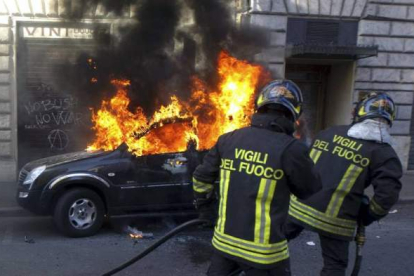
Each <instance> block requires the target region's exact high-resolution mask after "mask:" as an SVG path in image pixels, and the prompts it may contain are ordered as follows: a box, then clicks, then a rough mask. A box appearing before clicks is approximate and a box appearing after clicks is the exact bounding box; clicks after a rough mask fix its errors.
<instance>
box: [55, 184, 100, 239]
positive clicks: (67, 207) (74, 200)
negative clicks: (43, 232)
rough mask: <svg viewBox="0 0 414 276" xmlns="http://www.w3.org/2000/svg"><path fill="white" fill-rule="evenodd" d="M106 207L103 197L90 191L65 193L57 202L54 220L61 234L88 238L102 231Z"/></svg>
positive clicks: (77, 190) (81, 190)
mask: <svg viewBox="0 0 414 276" xmlns="http://www.w3.org/2000/svg"><path fill="white" fill-rule="evenodd" d="M104 215H105V206H104V203H103V201H102V199H101V197H100V196H99V195H98V194H97V193H95V192H94V191H92V190H89V189H79V188H77V189H73V190H69V191H67V192H65V193H64V194H63V195H62V196H61V197H60V198H59V199H58V201H57V204H56V206H55V209H54V213H53V220H54V222H55V225H56V227H57V228H58V230H59V231H60V232H62V233H63V234H65V235H66V236H69V237H76V238H78V237H88V236H92V235H95V234H96V233H97V232H98V231H99V229H101V227H102V224H103V221H104Z"/></svg>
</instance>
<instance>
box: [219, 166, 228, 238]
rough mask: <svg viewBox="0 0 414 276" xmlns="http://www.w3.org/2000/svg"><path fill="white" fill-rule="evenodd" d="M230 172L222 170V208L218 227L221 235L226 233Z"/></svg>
mask: <svg viewBox="0 0 414 276" xmlns="http://www.w3.org/2000/svg"><path fill="white" fill-rule="evenodd" d="M229 181H230V171H228V170H220V207H219V218H218V222H217V226H216V230H217V231H219V232H220V233H223V232H224V226H225V224H226V211H227V192H228V190H229Z"/></svg>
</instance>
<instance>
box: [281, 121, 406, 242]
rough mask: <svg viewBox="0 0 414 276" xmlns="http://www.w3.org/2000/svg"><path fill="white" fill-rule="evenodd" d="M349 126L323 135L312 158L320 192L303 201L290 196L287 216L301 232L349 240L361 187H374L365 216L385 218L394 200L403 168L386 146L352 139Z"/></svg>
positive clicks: (315, 145)
mask: <svg viewBox="0 0 414 276" xmlns="http://www.w3.org/2000/svg"><path fill="white" fill-rule="evenodd" d="M349 128H350V126H337V127H332V128H329V129H327V130H324V131H321V132H320V133H319V134H318V136H317V137H316V140H315V142H314V144H313V147H312V150H311V152H310V156H311V158H312V160H313V161H314V163H315V169H316V170H317V172H318V173H319V175H320V177H321V181H322V186H323V188H322V190H321V191H320V192H318V193H316V194H315V195H313V196H312V197H310V198H308V199H306V200H301V199H299V198H297V197H295V196H292V199H291V202H290V209H289V215H290V216H291V218H292V220H293V221H294V222H296V223H298V224H300V225H302V226H303V227H305V228H308V229H310V230H314V231H316V232H318V233H320V234H323V235H326V236H331V237H334V238H339V239H344V240H352V239H353V236H354V232H355V228H356V226H357V220H358V213H359V210H360V204H361V200H362V196H363V194H364V189H365V188H367V187H368V186H369V185H371V184H372V185H373V187H374V192H375V194H374V196H373V198H372V199H371V202H370V205H369V215H370V216H373V217H375V218H376V219H380V218H382V217H384V216H385V215H386V214H387V213H388V211H389V210H390V208H391V207H392V206H393V205H394V203H395V202H396V201H397V200H398V195H399V192H400V190H401V182H400V181H399V178H400V177H401V176H402V167H401V163H400V160H399V159H398V157H397V155H396V153H395V151H394V150H393V148H392V147H391V146H390V145H389V144H386V143H378V142H375V141H369V140H362V139H355V138H351V137H349V136H348V135H347V133H348V130H349Z"/></svg>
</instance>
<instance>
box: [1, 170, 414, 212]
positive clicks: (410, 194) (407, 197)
mask: <svg viewBox="0 0 414 276" xmlns="http://www.w3.org/2000/svg"><path fill="white" fill-rule="evenodd" d="M401 182H402V186H403V187H402V191H401V193H400V200H399V203H413V202H414V171H410V172H408V173H405V174H404V176H403V177H402V179H401ZM13 185H15V184H14V183H4V182H2V183H1V182H0V187H13ZM5 190H6V191H7V189H3V192H2V193H0V217H15V216H31V215H32V214H31V213H30V212H28V211H26V210H24V209H22V208H21V207H19V206H18V205H17V202H16V200H15V191H14V190H13V189H8V190H9V191H8V192H6V191H5ZM372 193H373V191H372V186H371V187H370V188H368V189H367V194H368V195H372Z"/></svg>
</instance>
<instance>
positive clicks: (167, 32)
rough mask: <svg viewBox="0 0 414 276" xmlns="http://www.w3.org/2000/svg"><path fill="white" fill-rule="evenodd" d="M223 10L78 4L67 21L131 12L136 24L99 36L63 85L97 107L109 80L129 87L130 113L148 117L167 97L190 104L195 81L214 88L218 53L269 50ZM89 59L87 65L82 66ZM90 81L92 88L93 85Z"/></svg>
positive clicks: (214, 3) (143, 3) (160, 2)
mask: <svg viewBox="0 0 414 276" xmlns="http://www.w3.org/2000/svg"><path fill="white" fill-rule="evenodd" d="M228 2H230V1H222V0H122V1H113V0H81V1H80V2H78V6H77V7H75V8H74V7H72V10H73V13H72V15H71V18H72V19H81V18H83V17H85V16H87V15H88V11H90V9H94V8H96V6H97V5H98V4H99V5H101V6H103V7H104V9H105V10H106V12H108V13H112V14H115V15H118V16H119V15H122V14H124V13H125V12H126V11H127V12H130V10H129V8H130V6H131V4H133V6H134V7H135V9H136V13H135V18H133V20H132V21H131V23H130V24H127V25H123V26H121V27H119V28H118V29H116V30H115V32H114V33H115V34H111V35H109V34H108V33H107V32H102V31H99V30H98V29H97V30H96V31H95V39H96V42H97V45H98V47H97V49H96V51H95V52H94V53H92V55H91V54H89V53H88V54H86V53H85V54H83V55H81V56H79V58H78V62H77V65H76V66H75V67H72V68H66V69H65V70H60V72H64V74H65V75H66V76H67V78H66V80H67V81H66V83H65V84H63V83H62V84H61V85H67V86H76V87H73V89H71V90H75V91H79V93H81V94H82V97H83V98H85V99H87V100H88V102H90V103H91V105H93V106H95V107H97V106H98V105H99V103H100V101H101V100H102V99H103V98H107V97H110V96H111V94H113V93H114V92H115V91H114V88H113V87H112V86H111V85H110V80H111V79H113V78H124V79H129V80H131V86H130V93H129V97H130V98H131V105H130V106H133V107H136V106H138V105H139V106H142V107H143V108H144V110H145V111H146V112H147V113H148V114H151V113H152V112H153V110H154V109H155V107H157V106H159V104H166V103H167V102H168V100H169V96H170V95H171V94H175V95H178V96H179V97H181V98H186V97H188V96H189V95H190V93H191V77H192V76H193V75H194V74H197V75H198V76H201V77H202V78H203V79H204V80H205V82H206V83H207V84H209V85H210V86H212V87H214V86H215V85H216V83H217V72H216V67H217V57H218V54H219V52H220V51H221V50H223V49H224V50H227V51H229V52H230V53H231V54H232V55H235V56H236V57H239V58H244V59H251V58H252V54H254V53H257V52H258V49H259V48H263V47H266V46H267V36H266V33H265V31H264V30H258V29H253V28H242V29H241V28H237V27H236V26H235V25H234V23H233V20H232V17H231V16H232V15H231V11H230V8H229V4H228ZM186 21H189V22H192V24H188V22H186ZM90 57H91V58H92V61H88V59H89V58H90ZM92 79H95V80H97V81H95V82H91V81H90V80H92ZM85 91H88V92H87V93H86V94H87V95H85Z"/></svg>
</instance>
